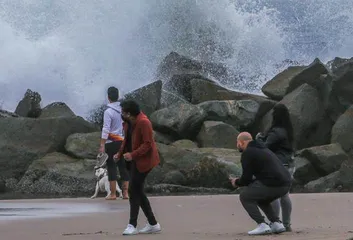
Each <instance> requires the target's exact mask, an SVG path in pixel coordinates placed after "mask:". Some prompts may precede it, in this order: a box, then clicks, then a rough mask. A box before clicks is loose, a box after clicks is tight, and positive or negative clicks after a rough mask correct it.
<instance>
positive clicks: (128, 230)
mask: <svg viewBox="0 0 353 240" xmlns="http://www.w3.org/2000/svg"><path fill="white" fill-rule="evenodd" d="M138 233H139V232H138V231H137V229H136V228H135V227H134V226H133V225H131V224H128V225H127V227H126V229H125V230H124V232H123V235H136V234H138Z"/></svg>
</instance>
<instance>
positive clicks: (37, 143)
mask: <svg viewBox="0 0 353 240" xmlns="http://www.w3.org/2000/svg"><path fill="white" fill-rule="evenodd" d="M95 131H97V129H96V127H95V126H94V125H92V124H91V123H89V122H87V121H85V120H84V119H83V118H81V117H70V118H64V117H63V118H43V119H40V118H38V119H33V118H0V175H1V176H3V178H19V177H20V176H22V174H23V173H24V172H25V171H26V169H27V168H28V166H29V165H30V164H31V163H32V161H33V160H35V159H39V158H41V157H43V156H44V155H45V154H47V153H50V152H55V151H64V146H65V142H66V139H67V137H68V136H70V135H71V134H73V133H80V132H81V133H87V132H95Z"/></svg>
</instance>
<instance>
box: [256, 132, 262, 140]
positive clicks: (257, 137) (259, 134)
mask: <svg viewBox="0 0 353 240" xmlns="http://www.w3.org/2000/svg"><path fill="white" fill-rule="evenodd" d="M263 136H264V135H263V133H262V132H259V133H258V134H256V136H255V139H259V138H262V137H263Z"/></svg>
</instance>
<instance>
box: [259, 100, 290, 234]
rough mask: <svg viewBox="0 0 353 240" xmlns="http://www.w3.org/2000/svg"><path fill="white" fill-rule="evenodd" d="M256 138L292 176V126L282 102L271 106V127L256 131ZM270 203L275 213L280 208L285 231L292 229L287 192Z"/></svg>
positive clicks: (277, 212)
mask: <svg viewBox="0 0 353 240" xmlns="http://www.w3.org/2000/svg"><path fill="white" fill-rule="evenodd" d="M256 139H257V140H258V141H263V142H264V144H265V146H266V147H267V148H269V149H270V150H271V151H272V152H274V153H275V154H276V155H277V157H278V158H279V159H280V160H281V162H282V164H283V165H284V166H285V167H286V168H287V170H288V171H289V173H290V174H291V176H292V177H293V174H294V171H295V166H294V159H293V155H294V148H293V142H294V137H293V126H292V123H291V120H290V115H289V111H288V109H287V107H286V106H285V105H284V104H281V103H278V104H276V105H275V107H274V108H273V114H272V125H271V127H270V128H269V130H268V131H267V132H266V133H258V134H257V135H256ZM272 205H273V207H274V209H275V211H276V214H277V215H279V212H280V208H282V221H283V224H284V226H285V227H286V231H288V232H289V231H292V228H291V213H292V202H291V199H290V197H289V193H287V194H286V195H284V196H283V197H281V198H280V199H277V200H275V201H274V202H272Z"/></svg>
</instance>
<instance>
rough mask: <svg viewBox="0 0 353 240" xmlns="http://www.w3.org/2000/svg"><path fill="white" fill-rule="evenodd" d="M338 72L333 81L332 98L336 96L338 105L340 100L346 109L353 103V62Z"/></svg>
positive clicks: (343, 108)
mask: <svg viewBox="0 0 353 240" xmlns="http://www.w3.org/2000/svg"><path fill="white" fill-rule="evenodd" d="M336 74H337V75H335V77H334V78H333V82H332V95H333V97H332V98H335V100H336V105H337V102H338V103H339V104H340V105H341V107H342V110H343V111H344V110H346V109H347V108H349V107H350V106H351V105H352V104H353V96H352V93H353V81H352V79H353V62H352V63H351V64H348V65H347V66H346V67H344V68H343V67H342V70H340V71H339V72H337V73H336ZM342 110H341V112H340V113H341V114H342V113H343V111H342Z"/></svg>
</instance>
